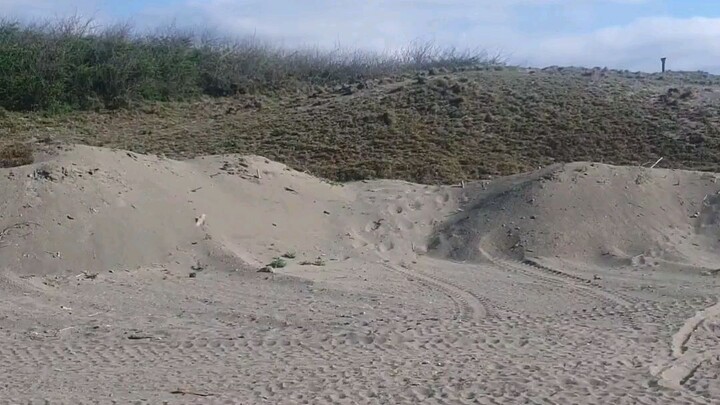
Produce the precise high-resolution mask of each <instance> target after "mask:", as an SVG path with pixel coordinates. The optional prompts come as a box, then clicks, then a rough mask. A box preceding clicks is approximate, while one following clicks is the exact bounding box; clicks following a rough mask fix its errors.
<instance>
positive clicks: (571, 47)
mask: <svg viewBox="0 0 720 405" xmlns="http://www.w3.org/2000/svg"><path fill="white" fill-rule="evenodd" d="M522 53H524V54H526V55H528V58H529V60H531V61H533V62H534V63H536V64H540V65H548V64H555V65H570V64H572V65H588V66H609V67H623V68H627V69H632V70H657V68H658V66H659V59H660V57H667V58H668V67H669V68H670V69H674V70H709V71H713V72H720V18H703V17H696V18H687V19H680V18H669V17H651V18H642V19H638V20H636V21H634V22H632V23H630V24H628V25H625V26H617V27H608V28H603V29H599V30H597V31H595V32H591V33H588V34H583V35H572V36H556V37H550V38H543V39H540V40H539V41H537V43H536V44H533V45H532V46H526V47H524V49H523V51H522Z"/></svg>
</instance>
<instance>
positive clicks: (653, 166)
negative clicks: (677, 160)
mask: <svg viewBox="0 0 720 405" xmlns="http://www.w3.org/2000/svg"><path fill="white" fill-rule="evenodd" d="M662 160H663V158H660V159H658V160H657V162H655V163H653V165H652V166H650V168H651V169H653V168H655V166H657V164H658V163H660V162H661V161H662Z"/></svg>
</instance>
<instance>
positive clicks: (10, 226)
mask: <svg viewBox="0 0 720 405" xmlns="http://www.w3.org/2000/svg"><path fill="white" fill-rule="evenodd" d="M258 174H260V176H261V177H262V181H260V180H258V179H257V175H258ZM0 190H1V194H2V198H1V199H0V232H2V233H0V253H2V254H0V269H11V270H12V271H13V272H18V273H20V274H52V273H63V272H72V273H81V272H83V271H87V272H97V271H104V270H112V269H133V268H138V267H144V266H153V265H159V264H164V263H172V262H177V263H182V264H187V267H188V268H190V267H192V266H200V267H202V266H203V264H205V265H206V264H207V263H208V262H209V261H213V260H217V259H223V260H225V259H228V258H234V259H238V261H239V262H242V263H247V264H250V265H252V266H262V265H264V264H266V263H267V262H268V261H270V260H272V258H273V257H275V256H279V255H281V254H282V253H284V252H285V251H295V250H302V251H303V252H306V253H307V254H309V255H312V254H320V252H317V251H316V249H315V247H316V246H320V245H322V246H325V247H326V248H325V249H329V248H328V246H329V247H330V248H331V247H332V246H333V244H332V243H330V242H328V243H324V242H326V241H328V240H332V239H335V238H336V235H335V234H334V230H335V229H336V227H335V226H333V225H332V224H331V218H332V216H333V214H337V213H338V209H337V206H336V205H337V204H341V201H344V197H343V190H342V188H340V187H336V186H332V185H330V184H327V183H323V182H321V181H319V180H317V179H315V178H312V177H310V176H307V175H304V174H302V173H297V172H293V171H290V170H288V169H287V168H286V167H285V166H284V165H281V164H277V163H274V162H270V161H267V160H265V159H263V158H259V157H245V158H241V157H237V156H214V157H209V158H204V159H199V160H195V161H187V162H178V161H172V160H167V159H163V158H159V157H154V156H142V155H137V154H133V153H128V152H125V151H111V150H108V149H101V148H91V147H85V146H77V147H74V148H71V149H69V150H66V151H62V152H61V153H59V154H58V155H57V156H54V157H51V158H49V159H47V160H46V161H45V162H41V163H37V164H34V165H30V166H23V167H17V168H13V169H3V170H2V171H0ZM318 201H320V202H323V203H324V204H321V203H319V202H318ZM333 201H337V202H338V203H337V204H333Z"/></svg>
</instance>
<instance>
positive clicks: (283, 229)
mask: <svg viewBox="0 0 720 405" xmlns="http://www.w3.org/2000/svg"><path fill="white" fill-rule="evenodd" d="M716 181H717V175H715V174H709V173H699V172H687V171H672V170H659V169H652V170H651V169H646V168H638V167H618V166H608V165H602V164H594V163H574V164H568V165H555V166H551V167H548V168H545V169H541V170H539V171H536V172H533V173H528V174H523V175H517V176H513V177H509V178H500V179H497V180H494V181H483V182H474V183H468V184H466V185H465V187H464V188H463V187H459V186H428V185H418V184H412V183H406V182H398V181H387V180H377V181H365V182H357V183H348V184H343V185H340V184H333V183H330V182H326V181H322V180H320V179H317V178H314V177H312V176H310V175H308V174H306V173H300V172H296V171H293V170H291V169H290V168H288V167H286V166H284V165H282V164H279V163H276V162H272V161H270V160H267V159H264V158H262V157H257V156H236V155H224V156H209V157H204V158H197V159H193V160H189V161H174V160H170V159H165V158H162V157H157V156H145V155H138V154H135V153H130V152H126V151H122V150H109V149H102V148H92V147H87V146H75V147H68V148H62V149H60V150H58V151H57V152H56V153H53V154H51V155H49V156H48V157H47V158H46V159H42V160H41V161H40V162H38V163H36V164H34V165H30V166H23V167H17V168H12V169H3V170H2V171H0V193H2V199H0V230H2V233H0V288H1V289H2V292H3V294H2V297H1V298H0V308H2V311H1V312H0V313H1V314H2V316H0V343H2V344H0V359H2V361H3V363H5V364H13V365H14V367H13V368H12V369H10V368H5V369H4V370H3V371H2V374H1V375H0V377H1V378H2V379H3V381H5V382H6V383H5V385H4V387H3V388H1V389H0V403H18V402H23V403H41V402H43V401H48V402H50V403H126V402H137V403H161V402H163V401H165V402H167V403H243V404H245V403H279V404H280V403H282V404H286V403H299V404H300V403H307V404H310V403H312V404H315V403H333V404H334V403H340V404H344V403H347V404H352V403H363V404H364V403H378V404H381V403H417V402H426V403H438V404H440V403H446V404H447V403H460V404H462V403H467V404H471V403H472V404H474V403H481V404H497V403H607V402H616V403H628V404H629V403H648V404H649V403H668V404H671V403H672V404H676V403H700V404H710V403H713V402H714V401H716V398H718V396H719V395H720V385H719V384H718V381H719V380H718V378H717V377H718V372H717V370H718V368H717V367H718V365H719V364H720V357H718V351H717V347H718V346H717V344H718V340H719V339H720V327H718V325H719V322H720V315H719V313H718V310H717V308H718V307H717V305H718V304H717V303H718V300H717V299H718V295H720V294H718V279H717V275H718V272H717V269H718V267H720V265H716V264H717V263H720V260H718V251H719V250H718V249H717V248H718V238H719V237H720V230H719V227H720V222H719V221H718V218H719V217H718V214H717V213H718V212H719V211H720V208H719V207H720V203H719V202H718V201H720V198H718V197H717V196H718V191H720V184H717V183H716ZM273 262H275V263H276V264H278V263H282V264H284V266H280V265H278V266H277V268H274V269H272V270H266V271H270V272H264V271H259V270H262V269H264V268H265V266H267V265H268V264H270V263H273Z"/></svg>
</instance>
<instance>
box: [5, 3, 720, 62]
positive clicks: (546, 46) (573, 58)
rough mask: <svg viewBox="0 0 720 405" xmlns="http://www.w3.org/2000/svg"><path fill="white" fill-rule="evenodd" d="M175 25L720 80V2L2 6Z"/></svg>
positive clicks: (24, 12) (293, 41) (10, 12)
mask: <svg viewBox="0 0 720 405" xmlns="http://www.w3.org/2000/svg"><path fill="white" fill-rule="evenodd" d="M73 14H79V15H81V16H86V17H92V18H94V19H95V20H96V21H97V22H99V23H101V24H111V23H114V22H132V23H133V25H134V26H135V27H136V28H138V29H149V28H151V27H153V26H158V25H167V24H170V23H173V22H174V23H175V24H176V25H177V26H181V27H182V26H188V27H203V28H212V29H213V30H215V31H219V32H222V33H226V34H228V35H239V36H243V35H255V36H257V37H259V38H263V39H268V40H272V41H276V42H278V43H280V44H282V45H285V46H319V47H327V48H333V47H336V46H338V45H339V46H342V47H343V48H360V49H368V50H378V51H383V50H395V49H398V48H400V47H402V46H405V45H407V44H409V43H410V42H412V41H414V40H420V41H434V42H435V43H436V44H439V45H447V46H456V47H458V48H461V49H462V48H471V49H485V50H487V51H489V52H490V53H493V54H494V53H500V54H501V55H503V56H505V57H506V58H507V61H508V63H511V64H517V65H522V66H532V67H544V66H551V65H559V66H569V65H572V66H587V67H596V66H598V67H609V68H615V69H628V70H642V71H656V70H658V69H659V68H660V57H667V65H668V68H669V69H671V70H704V71H709V72H713V73H720V1H718V0H364V1H362V0H144V1H143V0H125V1H109V0H74V1H71V0H0V16H4V17H11V18H20V19H44V18H53V17H63V16H68V15H73Z"/></svg>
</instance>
